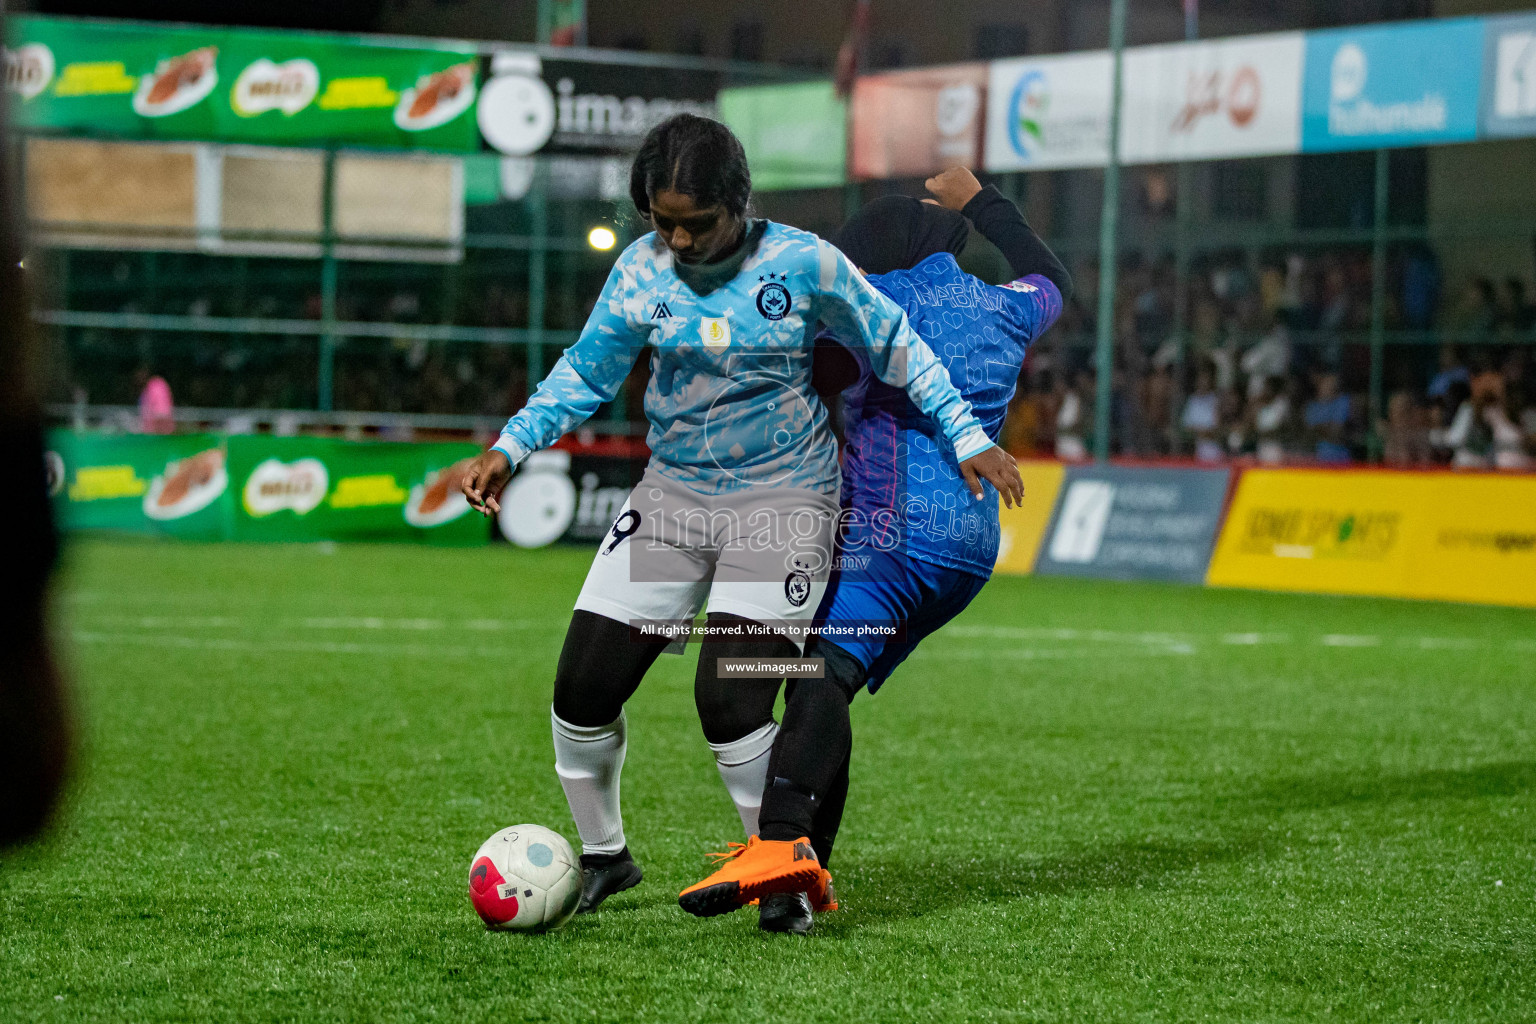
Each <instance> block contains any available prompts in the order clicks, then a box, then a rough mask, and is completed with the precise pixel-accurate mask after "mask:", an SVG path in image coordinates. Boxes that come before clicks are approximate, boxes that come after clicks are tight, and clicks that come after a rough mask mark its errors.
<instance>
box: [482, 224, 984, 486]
mask: <svg viewBox="0 0 1536 1024" xmlns="http://www.w3.org/2000/svg"><path fill="white" fill-rule="evenodd" d="M744 245H746V246H748V247H749V248H748V250H747V253H746V256H745V259H744V260H742V261H741V264H740V269H739V270H737V271H736V272H735V274H734V276H730V277H727V278H724V279H721V275H716V277H714V278H711V277H710V276H709V274H710V271H709V268H708V266H707V265H706V266H705V267H702V268H699V267H688V268H684V271H685V273H684V274H683V275H682V276H680V275H679V273H678V269H677V268H676V267H674V266H673V262H672V255H671V252H670V251H669V250H668V249H667V248H666V246H665V245H664V244H663V243H662V242H661V241H660V239H658V238H657V237H656V235H655V234H654V232H653V233H651V234H648V235H645V236H644V237H642V238H640V239H639V240H637V241H636V242H634V243H633V244H631V245H630V246H629V247H628V248H626V249H625V250H624V252H623V254H622V255H620V256H619V259H618V261H617V262H616V263H615V264H614V267H613V271H612V272H611V273H610V274H609V275H608V281H607V283H606V284H605V285H604V286H603V291H602V294H601V295H600V296H599V297H598V299H597V303H596V305H595V306H594V307H593V309H592V314H591V316H590V318H589V319H588V320H587V324H586V327H585V328H583V330H582V332H581V336H580V338H578V339H577V341H576V343H575V344H573V345H571V346H570V347H569V348H567V349H566V350H565V353H564V354H563V355H562V356H561V357H560V360H559V362H557V363H556V364H555V367H554V369H553V370H551V372H550V374H549V376H548V377H546V378H545V379H544V382H543V383H542V384H540V385H539V388H538V391H537V392H536V393H535V394H534V395H533V397H532V398H531V399H529V401H528V403H527V405H525V406H524V407H523V408H522V409H521V410H519V411H518V413H517V414H516V415H515V416H513V417H512V419H511V420H509V421H508V423H507V425H506V427H505V429H504V430H503V431H502V434H501V437H500V438H499V439H498V440H497V442H496V444H495V446H494V447H496V448H497V449H499V450H500V451H502V452H504V453H505V454H506V456H507V458H508V459H509V460H510V461H511V463H512V464H513V465H516V464H517V463H518V462H520V461H521V460H522V459H523V458H525V457H526V456H527V455H528V453H529V452H532V451H536V450H538V449H540V448H544V447H547V446H548V445H550V444H553V443H554V442H555V441H556V440H558V439H559V438H560V437H561V435H563V434H565V433H566V432H567V431H569V430H571V429H572V428H573V427H575V426H577V425H578V424H580V423H581V422H583V421H584V420H586V419H587V418H588V417H590V416H591V415H592V414H593V413H595V412H596V411H597V409H598V407H599V406H600V405H602V404H603V403H604V402H608V401H612V400H613V398H614V396H615V395H616V394H617V393H618V390H619V388H620V387H621V386H622V385H623V383H624V380H625V378H626V377H627V376H628V375H629V371H630V369H631V368H632V367H633V365H634V362H635V359H636V357H637V356H638V355H639V353H640V350H641V349H642V348H643V347H644V346H646V345H652V346H654V353H653V355H652V356H651V380H650V385H649V386H648V387H647V389H646V393H645V414H646V418H647V419H648V420H649V421H650V432H649V434H648V436H647V442H648V444H649V445H650V448H651V459H652V465H653V466H654V467H655V468H656V470H657V471H658V472H661V473H663V474H665V475H667V476H669V477H671V478H673V479H675V480H677V481H678V482H680V483H683V484H685V485H687V486H688V487H691V488H693V489H694V490H697V491H699V492H702V493H705V494H719V493H724V492H728V491H735V490H741V489H746V488H750V487H762V486H777V487H802V488H808V489H812V490H816V491H819V492H821V493H823V494H833V493H836V492H837V489H838V483H839V473H838V465H837V447H836V444H835V442H834V441H833V438H832V434H831V430H830V427H829V426H828V422H827V411H826V408H825V407H824V406H823V405H822V403H821V400H820V399H819V398H818V397H817V396H816V394H815V392H814V391H813V390H812V389H811V383H810V378H811V358H812V353H813V350H814V343H815V337H816V332H817V323H818V321H820V322H822V323H826V324H828V325H829V326H831V327H833V328H834V329H835V330H836V331H837V332H838V334H839V335H840V336H841V337H843V338H848V339H854V340H855V341H856V342H857V344H858V345H859V347H860V348H861V350H862V351H864V352H866V353H867V358H866V365H867V366H868V367H869V370H870V373H871V374H872V376H873V377H874V378H876V379H878V380H879V381H881V382H882V383H883V384H884V385H886V386H888V387H891V388H893V389H896V391H897V393H898V394H901V395H903V397H905V398H907V399H908V400H909V401H910V402H911V403H912V405H913V407H914V408H916V409H920V410H921V411H922V412H923V413H924V414H925V415H926V416H928V417H929V418H930V419H931V421H932V422H933V423H934V424H937V427H936V428H933V429H937V430H938V431H939V432H940V433H941V434H942V436H943V437H944V439H945V441H946V444H947V445H948V446H949V447H950V449H951V450H952V451H953V453H954V454H953V456H952V457H954V458H958V459H968V458H970V457H971V456H973V455H975V454H976V453H977V452H980V451H982V450H984V449H985V448H987V447H990V446H991V444H992V443H993V442H992V439H991V438H990V437H989V436H988V434H987V432H986V431H985V430H984V429H983V426H982V424H981V423H979V422H978V421H977V419H976V417H974V416H973V415H972V414H971V409H970V406H969V404H968V403H967V402H966V401H965V399H964V398H962V397H961V395H960V392H959V391H958V390H957V389H956V388H955V386H954V385H953V384H952V383H951V382H950V375H949V374H947V373H946V372H945V370H944V367H943V366H942V365H941V364H940V362H939V360H938V358H937V357H936V356H935V354H934V352H933V350H932V349H931V348H929V346H928V344H927V343H926V342H924V341H923V339H922V338H921V337H919V336H918V335H917V334H916V333H914V331H913V330H912V328H911V326H910V325H909V324H908V322H907V316H906V314H905V313H904V312H903V311H902V308H901V306H899V305H897V304H896V303H895V302H893V301H891V299H890V298H889V297H888V296H887V295H886V294H882V293H881V292H880V291H877V290H876V289H875V288H873V287H871V286H870V285H869V284H868V283H867V282H866V281H865V280H864V278H863V277H862V276H861V275H860V274H859V272H858V271H857V270H856V269H855V268H854V266H853V265H852V264H851V263H849V262H848V259H847V257H845V256H843V255H842V253H840V252H838V251H837V249H835V248H834V247H833V246H831V245H830V244H828V243H827V242H825V241H823V240H822V239H820V238H818V237H817V236H815V235H813V234H811V233H809V232H806V231H800V230H797V229H795V228H791V227H787V226H785V225H783V224H777V223H774V222H772V221H753V222H752V223H751V224H750V225H749V230H748V236H747V241H746V242H745V243H744ZM690 282H691V283H690ZM956 472H958V470H956Z"/></svg>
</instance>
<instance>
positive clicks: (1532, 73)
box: [1481, 14, 1536, 138]
mask: <svg viewBox="0 0 1536 1024" xmlns="http://www.w3.org/2000/svg"><path fill="white" fill-rule="evenodd" d="M1484 24H1485V25H1486V26H1487V33H1486V38H1485V40H1484V43H1483V110H1482V119H1481V120H1482V129H1483V134H1484V135H1487V136H1489V137H1492V138H1510V137H1513V136H1524V135H1536V14H1518V15H1514V16H1512V17H1507V18H1489V19H1487V21H1485V22H1484Z"/></svg>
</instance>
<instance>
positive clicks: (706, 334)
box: [699, 316, 731, 348]
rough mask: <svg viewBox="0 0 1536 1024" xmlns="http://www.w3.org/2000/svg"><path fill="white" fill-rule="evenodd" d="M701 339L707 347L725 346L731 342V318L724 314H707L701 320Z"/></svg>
mask: <svg viewBox="0 0 1536 1024" xmlns="http://www.w3.org/2000/svg"><path fill="white" fill-rule="evenodd" d="M699 339H700V340H701V341H703V342H704V347H705V348H725V347H726V346H727V345H729V344H730V343H731V320H730V318H729V317H724V316H706V317H704V318H702V319H701V320H700V321H699Z"/></svg>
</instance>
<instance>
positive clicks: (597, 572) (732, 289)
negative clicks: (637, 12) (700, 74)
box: [463, 114, 1023, 911]
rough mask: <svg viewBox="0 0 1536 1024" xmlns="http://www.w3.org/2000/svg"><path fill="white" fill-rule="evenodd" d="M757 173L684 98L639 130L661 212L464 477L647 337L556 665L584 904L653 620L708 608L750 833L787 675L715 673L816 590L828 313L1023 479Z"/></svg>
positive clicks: (483, 504)
mask: <svg viewBox="0 0 1536 1024" xmlns="http://www.w3.org/2000/svg"><path fill="white" fill-rule="evenodd" d="M750 192H751V179H750V175H749V172H748V168H747V163H746V158H745V155H744V153H743V152H742V149H741V144H740V143H739V142H738V141H737V140H736V138H735V136H733V135H732V134H731V132H730V130H729V129H727V128H726V127H725V126H724V125H722V124H719V123H718V122H716V121H712V120H709V119H707V118H702V117H697V116H694V115H689V114H682V115H678V116H677V117H674V118H671V119H670V120H668V121H666V122H664V123H662V124H660V125H658V126H657V127H656V128H654V129H652V131H651V132H650V134H648V135H647V136H646V139H645V142H644V144H643V145H642V147H641V149H640V152H639V153H638V154H637V155H636V157H635V161H634V165H633V167H632V169H631V174H630V196H631V198H632V199H633V200H634V203H635V207H636V209H637V210H638V211H639V212H640V215H641V216H642V217H644V218H646V219H648V220H649V221H650V223H651V226H652V227H653V228H654V229H655V230H654V231H652V232H651V233H649V234H647V235H645V236H644V237H642V238H640V239H639V240H637V241H636V242H634V243H633V244H632V245H630V246H629V247H628V248H627V249H625V251H624V252H623V254H622V255H621V256H620V257H619V259H618V261H617V262H616V263H615V265H614V268H613V271H612V273H611V274H610V275H609V277H608V281H607V283H606V284H605V285H604V287H603V291H602V294H601V295H599V297H598V299H597V302H596V304H595V306H594V308H593V310H592V314H591V317H590V318H589V319H588V321H587V325H586V327H585V328H584V329H583V330H582V332H581V336H580V338H579V339H578V340H577V341H576V343H575V344H574V345H572V346H571V347H570V348H568V349H566V351H565V353H564V354H563V355H562V356H561V357H560V360H559V361H558V362H557V363H556V365H555V367H554V369H553V370H552V371H551V372H550V374H549V376H548V377H547V378H545V380H544V382H543V383H542V384H541V385H540V386H539V388H538V391H537V393H536V394H535V395H534V396H533V397H532V398H531V399H530V400H529V401H528V403H527V405H526V406H524V408H523V409H522V410H520V411H519V412H518V413H517V414H516V415H515V416H513V417H512V419H511V420H510V421H509V422H508V423H507V426H506V428H505V429H504V430H503V431H502V434H501V437H500V439H499V440H498V441H497V442H496V444H495V445H494V446H493V447H492V448H491V449H490V450H489V451H487V452H486V453H484V454H483V455H481V456H480V457H479V458H477V459H476V460H475V462H474V463H473V464H472V465H471V467H470V469H469V471H468V472H467V473H466V475H465V478H464V485H463V486H464V493H465V495H466V496H467V497H468V498H469V500H470V502H471V503H472V504H473V505H474V506H475V507H477V508H478V509H480V510H481V511H482V512H485V513H486V514H490V513H493V512H496V511H499V506H498V501H497V498H498V496H499V495H500V493H501V491H502V489H503V488H504V487H505V485H506V483H507V482H508V480H509V479H510V477H511V474H512V470H513V468H514V467H515V466H516V465H517V464H518V463H519V462H520V461H521V460H522V459H524V458H526V457H527V456H528V454H529V453H531V452H533V451H536V450H538V449H540V448H544V447H546V446H548V445H550V444H552V443H554V442H555V441H556V440H558V439H559V438H560V437H561V436H562V435H563V434H565V433H566V432H567V431H569V430H571V429H572V428H573V427H575V426H577V425H578V424H580V423H581V422H583V421H584V420H586V419H587V418H588V417H590V416H591V415H592V414H593V413H595V412H596V411H597V409H598V407H599V406H600V405H602V404H603V403H605V402H608V401H611V400H612V399H613V398H614V396H615V395H616V394H617V393H618V389H619V388H620V387H621V386H622V385H623V382H624V380H625V379H626V378H627V377H628V375H629V373H630V370H631V369H632V368H633V366H634V362H635V359H636V358H637V357H638V355H639V354H640V352H641V350H642V349H643V348H644V347H645V346H647V345H650V346H652V347H653V352H652V355H651V380H650V384H649V386H648V387H647V389H646V395H645V412H646V418H647V419H648V420H649V421H650V433H649V436H648V437H647V442H648V443H649V445H650V448H651V460H650V463H649V465H648V466H647V468H646V471H645V475H644V477H643V478H642V479H641V481H640V484H639V485H638V486H637V487H636V488H635V490H634V492H633V493H632V494H631V495H630V499H629V501H628V502H627V503H626V504H625V507H624V509H623V510H622V511H621V512H620V514H619V516H618V518H617V519H616V520H615V521H614V524H613V528H612V530H611V531H610V532H609V533H608V535H607V536H606V537H605V538H604V539H603V541H602V542H601V544H600V545H599V547H598V551H597V554H596V556H595V557H594V559H593V564H592V569H591V570H590V572H589V573H588V575H587V580H586V583H585V585H584V586H583V587H582V591H581V594H580V596H579V597H578V598H577V601H576V610H575V613H574V614H573V616H572V619H571V625H570V628H569V630H568V632H567V633H566V640H565V647H564V649H563V651H562V652H561V655H560V664H559V668H558V669H557V672H556V677H555V692H554V701H553V707H552V718H553V731H554V743H555V770H556V773H557V774H558V775H559V777H560V782H561V785H562V786H563V787H564V789H565V794H566V799H567V801H568V802H569V803H570V806H571V814H572V816H573V817H574V818H575V820H576V827H577V831H578V832H579V833H580V834H581V840H582V846H583V853H582V858H581V860H582V874H583V880H582V902H581V910H582V911H591V910H594V909H596V907H597V906H598V904H600V903H601V902H602V901H603V900H604V899H606V898H607V897H608V896H610V895H612V894H614V893H616V892H619V891H622V890H624V889H627V888H629V887H631V886H633V885H635V884H636V883H638V882H639V881H640V879H641V872H640V868H639V866H638V865H637V864H636V863H635V862H634V860H633V859H632V858H631V856H630V854H629V850H628V847H627V845H626V843H625V837H624V827H623V818H622V815H621V813H620V806H619V774H620V771H621V769H622V767H623V763H624V751H625V722H624V714H623V709H624V703H625V702H626V701H627V700H628V699H629V697H630V695H631V694H633V693H634V692H635V690H636V688H637V687H638V686H639V685H640V680H641V679H642V678H643V677H644V675H645V672H646V670H647V669H649V668H650V666H651V664H652V663H653V662H654V661H655V660H656V658H657V656H659V655H660V654H661V652H662V651H663V650H664V649H665V648H666V647H667V646H668V645H669V644H670V643H671V642H672V639H673V636H674V634H672V633H669V632H667V631H666V627H668V626H671V625H675V624H680V623H689V622H692V620H693V619H694V617H695V616H696V615H697V614H698V612H699V611H700V610H701V609H702V610H704V611H705V612H706V613H707V616H708V624H709V634H708V635H707V636H706V637H705V639H704V640H703V642H702V643H701V649H700V656H699V667H698V673H697V676H696V679H695V684H694V696H695V702H696V704H697V706H698V710H699V717H700V722H701V724H702V725H703V728H704V735H705V738H706V739H707V740H708V741H709V744H710V747H711V749H712V750H713V751H714V752H715V759H716V763H717V765H718V766H719V769H720V774H721V777H722V778H723V779H724V780H725V784H726V788H727V789H728V790H729V791H730V793H731V796H732V798H733V799H734V801H735V802H736V805H737V810H738V811H739V813H740V815H741V819H742V823H743V826H744V827H745V828H746V829H747V831H748V833H749V834H750V833H754V832H755V831H756V823H757V813H758V805H759V803H760V801H761V799H762V793H763V785H764V781H765V779H766V771H767V761H768V753H769V750H770V749H771V747H772V745H773V740H774V736H775V735H776V733H777V728H778V727H777V724H776V723H775V722H774V720H773V701H774V697H775V696H776V694H777V691H778V687H779V682H780V680H779V678H778V677H774V678H771V679H765V678H743V677H739V676H737V677H722V668H721V664H720V659H722V658H725V659H730V658H753V659H781V660H782V659H787V658H793V657H796V656H798V654H799V652H800V650H801V642H802V641H803V638H804V636H805V630H806V629H807V628H808V627H809V625H810V623H811V620H812V617H813V616H814V614H815V611H816V607H817V604H818V603H819V601H820V599H821V596H822V594H823V592H824V591H825V588H826V580H827V573H828V570H829V569H830V565H831V560H832V553H833V549H834V545H835V530H836V518H837V510H838V486H839V470H838V464H837V448H836V444H835V441H834V439H833V436H832V433H831V430H830V429H829V427H828V422H827V412H826V409H825V408H824V407H823V406H822V404H821V401H820V399H818V398H817V397H816V394H815V392H814V390H813V389H812V387H811V382H810V377H811V362H812V354H813V351H814V346H815V337H816V333H817V324H818V323H819V322H820V323H825V324H827V325H830V326H832V327H833V328H834V329H836V330H837V331H838V333H839V335H840V336H842V337H846V338H850V339H858V341H859V342H860V343H861V344H862V345H863V346H864V347H865V350H866V351H867V353H868V358H869V363H870V366H871V370H872V372H873V373H874V374H875V375H876V376H877V377H879V379H881V380H882V381H885V382H886V383H887V384H890V385H892V386H895V387H899V388H902V389H904V391H905V392H906V394H907V395H908V396H909V397H910V398H911V400H912V402H913V404H914V405H915V406H917V407H918V408H919V409H921V410H922V412H923V413H924V414H926V415H927V416H928V417H929V418H931V419H932V420H933V422H935V423H936V424H938V427H939V429H940V430H941V431H942V433H943V435H944V437H945V439H946V440H947V441H948V443H949V444H950V445H951V446H952V447H953V450H954V452H955V461H956V463H957V464H958V469H959V471H960V473H961V474H962V475H963V477H964V478H965V480H966V481H967V482H968V484H969V485H970V488H971V491H972V493H973V494H974V495H975V496H976V497H977V498H978V499H980V497H981V495H982V493H983V492H982V487H981V480H982V479H985V480H987V481H988V482H990V483H991V484H992V486H993V487H995V488H996V489H997V490H998V492H999V493H1000V494H1001V495H1002V496H1003V500H1005V501H1007V502H1009V504H1010V505H1011V504H1012V503H1013V502H1014V501H1016V500H1018V499H1019V498H1020V497H1021V496H1022V493H1023V484H1022V482H1021V480H1020V479H1019V474H1018V469H1017V467H1016V466H1015V465H1014V463H1013V460H1012V459H1011V458H1010V457H1009V456H1008V455H1007V454H1006V453H1004V452H1003V451H1002V450H1001V449H999V448H997V447H996V446H995V445H994V444H993V443H992V441H991V440H990V438H988V436H987V433H986V431H985V430H984V429H983V428H982V426H981V424H979V423H978V422H977V421H976V419H975V417H974V416H972V415H971V411H970V406H969V405H968V404H967V403H966V401H965V400H964V399H963V398H962V397H961V396H960V393H959V392H958V391H957V390H956V389H955V387H954V385H953V384H952V383H951V382H950V380H949V376H948V374H947V373H946V372H945V371H944V368H943V366H942V365H941V364H940V363H939V361H938V360H937V359H936V358H935V356H934V354H933V352H932V351H931V350H930V349H929V347H928V346H927V344H926V343H925V342H924V341H923V340H922V339H921V338H919V337H918V336H917V335H916V334H915V333H913V331H912V329H911V327H910V326H909V325H908V323H907V319H906V316H905V314H904V313H903V312H902V310H901V308H900V307H898V306H897V305H896V304H895V303H894V302H892V301H891V300H890V299H888V298H886V297H885V296H884V295H882V294H880V293H879V292H878V291H876V290H875V289H874V288H872V287H870V286H869V285H868V284H866V283H865V282H864V280H863V278H862V277H861V275H860V274H859V272H858V271H857V270H856V269H855V268H854V267H853V265H852V264H850V263H849V262H848V260H847V258H845V257H844V256H843V255H842V254H841V253H839V252H838V251H837V250H836V249H835V248H833V247H832V246H831V245H829V244H828V243H826V242H824V241H823V240H821V239H820V238H817V237H816V236H815V235H812V234H810V233H808V232H804V231H799V230H796V229H794V228H791V227H786V226H785V225H782V224H776V223H773V222H770V221H766V220H758V219H751V218H748V216H747V200H748V197H749V195H750ZM814 877H815V874H814V873H813V869H812V868H811V867H808V868H807V878H806V882H807V884H809V882H810V881H812V880H813V878H814Z"/></svg>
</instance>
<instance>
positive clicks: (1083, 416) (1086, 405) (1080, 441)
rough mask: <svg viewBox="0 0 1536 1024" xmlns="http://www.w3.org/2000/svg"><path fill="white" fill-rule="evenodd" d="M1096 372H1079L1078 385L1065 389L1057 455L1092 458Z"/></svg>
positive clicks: (1070, 458) (1059, 413)
mask: <svg viewBox="0 0 1536 1024" xmlns="http://www.w3.org/2000/svg"><path fill="white" fill-rule="evenodd" d="M1094 390H1095V375H1094V372H1093V371H1092V370H1079V371H1078V372H1077V380H1076V387H1073V388H1062V389H1061V396H1060V402H1059V405H1058V407H1057V412H1056V457H1057V458H1058V459H1065V460H1067V461H1068V462H1079V461H1081V460H1083V459H1086V458H1087V457H1088V440H1089V423H1090V422H1091V420H1092V417H1093V400H1094Z"/></svg>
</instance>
